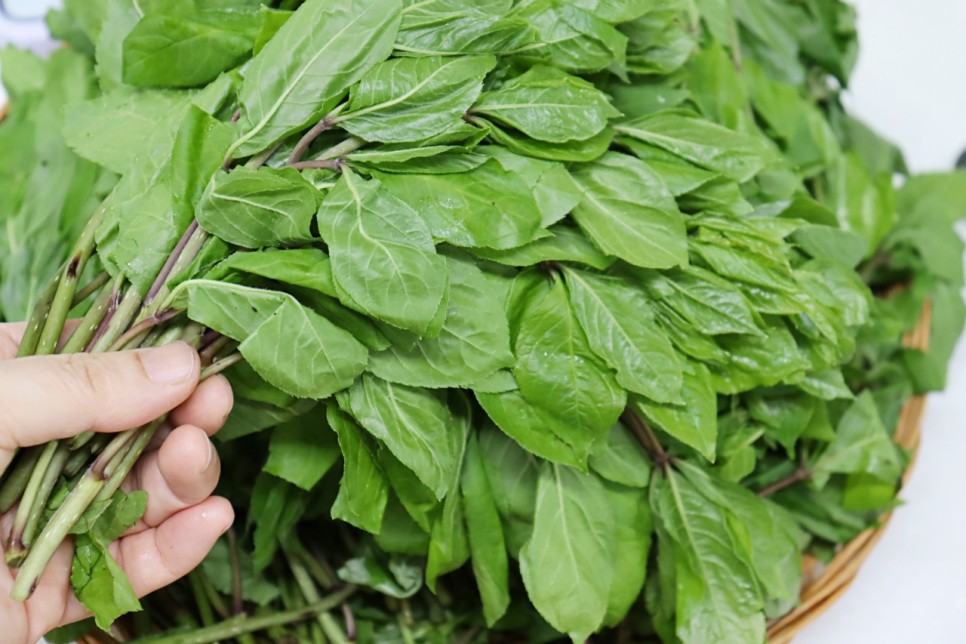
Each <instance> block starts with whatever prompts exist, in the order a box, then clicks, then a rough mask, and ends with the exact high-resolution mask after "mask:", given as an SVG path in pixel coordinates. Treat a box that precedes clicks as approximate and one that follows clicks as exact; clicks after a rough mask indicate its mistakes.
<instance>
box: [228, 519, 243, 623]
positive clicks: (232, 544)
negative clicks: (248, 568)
mask: <svg viewBox="0 0 966 644" xmlns="http://www.w3.org/2000/svg"><path fill="white" fill-rule="evenodd" d="M228 553H229V561H230V562H231V612H232V614H233V615H241V614H242V613H244V612H245V605H244V603H243V602H244V591H245V589H244V587H243V586H242V569H241V554H240V553H239V552H238V537H237V536H236V535H235V530H234V528H229V529H228Z"/></svg>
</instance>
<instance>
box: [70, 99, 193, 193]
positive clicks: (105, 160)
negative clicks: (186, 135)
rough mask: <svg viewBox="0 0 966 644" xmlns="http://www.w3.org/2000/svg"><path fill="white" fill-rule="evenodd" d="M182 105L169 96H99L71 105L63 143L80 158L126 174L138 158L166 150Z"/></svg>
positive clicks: (170, 142)
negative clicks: (120, 142) (122, 143)
mask: <svg viewBox="0 0 966 644" xmlns="http://www.w3.org/2000/svg"><path fill="white" fill-rule="evenodd" d="M185 106H186V102H185V100H184V97H183V96H182V95H179V94H176V93H174V92H165V91H147V92H140V93H137V94H128V93H123V94H121V93H117V94H104V95H102V96H99V97H97V98H95V99H91V100H88V101H83V102H80V103H75V104H74V105H73V106H72V107H71V110H70V112H69V113H68V114H67V115H66V122H65V126H66V127H65V128H64V141H66V143H67V145H69V146H70V147H71V149H73V150H74V151H75V152H76V153H77V154H79V155H80V156H82V157H84V158H85V159H90V160H91V161H93V162H95V163H97V164H100V165H102V166H104V167H105V168H107V169H109V170H111V171H112V172H116V173H118V174H126V173H127V172H128V171H129V170H130V169H131V166H132V165H134V163H135V162H136V161H137V160H138V159H139V158H142V157H149V156H158V155H163V154H165V153H167V152H168V151H169V150H170V146H171V144H172V143H173V142H174V135H175V133H176V132H177V130H178V126H179V124H180V121H181V116H182V115H183V113H184V112H183V111H182V110H183V108H184V107H185ZM118 141H124V142H125V144H124V145H118V144H117V142H118Z"/></svg>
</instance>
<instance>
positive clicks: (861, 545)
mask: <svg viewBox="0 0 966 644" xmlns="http://www.w3.org/2000/svg"><path fill="white" fill-rule="evenodd" d="M9 107H10V106H9V104H4V105H2V106H0V121H3V119H4V117H5V116H6V115H7V111H8V110H9ZM931 319H932V316H931V309H930V306H929V302H928V301H927V302H926V304H925V306H924V308H923V311H922V315H921V316H920V317H919V321H918V323H917V324H916V327H915V328H914V329H913V330H912V331H911V332H910V333H909V334H908V335H907V336H906V338H905V339H904V341H903V344H904V345H905V346H906V347H908V348H914V349H922V350H925V349H928V348H929V327H930V322H931ZM925 408H926V397H925V396H914V397H912V398H910V399H909V400H907V401H906V403H905V405H904V406H903V408H902V412H901V414H900V415H899V423H898V425H897V426H896V430H895V433H894V434H893V438H894V439H895V441H896V443H897V444H899V445H900V446H901V447H903V448H905V449H907V450H909V451H910V452H911V453H912V455H913V460H912V462H910V463H909V467H908V468H907V469H906V472H905V474H904V477H903V480H905V478H907V477H908V476H909V474H910V472H911V471H912V467H913V465H914V464H915V455H916V452H917V451H918V449H919V437H920V429H921V426H922V416H923V413H924V412H925ZM891 518H892V512H889V513H887V514H885V515H883V517H882V518H881V520H880V522H879V525H878V526H876V527H874V528H870V529H868V530H866V531H865V532H863V533H862V534H860V535H859V536H857V537H855V539H853V540H852V541H850V542H849V543H847V544H845V545H843V546H842V548H841V549H840V550H839V552H838V554H836V555H835V557H834V558H833V559H832V560H831V561H830V562H828V564H826V565H824V566H823V565H822V564H821V563H820V562H819V561H817V560H816V559H814V558H812V557H809V556H806V558H805V561H804V562H803V564H802V568H803V570H802V572H803V581H802V594H801V603H800V604H799V605H798V606H797V607H796V608H795V609H794V610H793V611H792V612H790V613H788V614H787V615H785V616H784V617H782V618H781V619H779V620H777V621H775V622H774V623H772V624H771V625H770V626H769V628H768V642H769V643H770V644H789V643H790V642H791V641H792V640H793V639H794V638H795V636H796V635H797V634H798V633H799V632H801V630H802V629H803V628H805V627H806V626H807V625H808V624H810V623H811V622H812V621H813V620H815V619H816V618H817V617H818V616H819V615H821V614H822V613H824V612H825V611H826V610H827V609H828V607H829V606H831V605H832V604H833V603H834V602H835V600H836V599H838V598H839V597H840V596H841V595H842V594H843V593H844V592H845V591H846V590H847V589H848V587H849V586H850V585H851V583H852V581H853V580H854V579H855V577H856V575H858V572H859V567H860V566H861V565H862V562H863V561H865V558H866V557H868V556H869V553H870V552H872V549H873V548H874V547H875V544H876V543H877V542H878V541H879V539H880V538H881V537H882V533H883V531H884V530H885V528H886V526H887V525H888V524H889V520H890V519H891ZM116 641H117V640H116V639H114V638H113V637H110V636H108V635H106V634H105V633H102V632H95V633H92V634H91V635H89V636H87V637H85V638H83V639H82V640H81V641H80V642H79V644H106V643H114V642H116Z"/></svg>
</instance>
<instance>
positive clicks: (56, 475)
mask: <svg viewBox="0 0 966 644" xmlns="http://www.w3.org/2000/svg"><path fill="white" fill-rule="evenodd" d="M69 455H70V454H69V452H68V451H67V446H66V445H64V444H63V443H62V442H60V443H59V444H58V446H57V451H56V452H55V453H54V458H53V459H52V460H51V461H50V465H48V466H47V471H46V472H45V473H44V477H43V480H42V481H41V483H40V491H39V492H38V493H37V497H36V499H35V500H34V503H33V507H32V508H31V509H30V514H29V515H28V516H27V525H26V527H25V529H24V532H23V536H22V537H21V542H22V543H23V545H24V546H25V547H26V548H30V544H31V543H33V540H34V536H35V535H36V534H37V531H38V530H39V529H40V523H41V520H42V519H43V514H44V510H46V509H47V502H48V501H49V500H50V495H51V494H53V492H54V487H56V485H57V481H59V480H60V476H61V473H62V472H63V470H64V465H65V464H66V463H67V457H68V456H69Z"/></svg>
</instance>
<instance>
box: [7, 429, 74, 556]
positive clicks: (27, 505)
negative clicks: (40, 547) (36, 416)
mask: <svg viewBox="0 0 966 644" xmlns="http://www.w3.org/2000/svg"><path fill="white" fill-rule="evenodd" d="M59 447H60V443H59V441H51V442H49V443H47V444H46V445H44V451H43V452H42V453H41V455H40V458H39V459H38V460H37V464H36V465H35V466H34V470H33V472H31V474H30V481H29V482H28V483H27V488H26V489H25V490H24V493H23V496H22V497H21V498H20V506H19V507H18V508H17V514H16V516H15V517H14V520H13V526H11V528H10V535H9V536H8V537H7V546H6V549H5V552H4V555H5V557H6V560H7V565H8V566H10V567H11V568H15V567H16V566H17V565H19V564H20V563H21V562H22V561H23V560H24V558H25V557H26V556H27V545H28V544H27V543H25V541H24V533H25V532H26V530H27V521H28V518H29V517H30V516H31V515H32V514H34V506H36V505H37V503H38V501H39V499H40V496H41V490H42V488H43V483H44V479H45V478H46V477H47V470H48V469H49V468H50V465H51V463H52V462H53V461H54V455H55V454H56V453H57V450H58V448H59ZM46 502H47V500H46V499H44V500H43V501H42V503H44V504H46Z"/></svg>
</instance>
